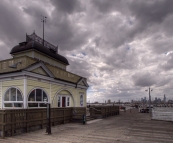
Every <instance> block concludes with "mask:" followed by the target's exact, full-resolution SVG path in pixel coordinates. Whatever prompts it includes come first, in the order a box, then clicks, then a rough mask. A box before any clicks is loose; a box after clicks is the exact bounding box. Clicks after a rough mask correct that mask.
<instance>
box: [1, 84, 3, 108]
mask: <svg viewBox="0 0 173 143" xmlns="http://www.w3.org/2000/svg"><path fill="white" fill-rule="evenodd" d="M2 95H3V94H2V81H1V109H2V108H3V97H2Z"/></svg>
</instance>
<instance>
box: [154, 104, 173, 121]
mask: <svg viewBox="0 0 173 143" xmlns="http://www.w3.org/2000/svg"><path fill="white" fill-rule="evenodd" d="M152 119H154V120H164V121H173V108H171V107H170V108H164V107H162V108H155V109H152Z"/></svg>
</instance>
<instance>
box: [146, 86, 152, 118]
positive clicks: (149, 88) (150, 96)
mask: <svg viewBox="0 0 173 143" xmlns="http://www.w3.org/2000/svg"><path fill="white" fill-rule="evenodd" d="M145 91H149V113H150V116H151V95H150V92H151V91H153V90H152V89H151V88H150V87H149V89H147V90H145Z"/></svg>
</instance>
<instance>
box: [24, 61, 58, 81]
mask: <svg viewBox="0 0 173 143" xmlns="http://www.w3.org/2000/svg"><path fill="white" fill-rule="evenodd" d="M39 67H42V68H43V69H44V71H45V72H46V73H47V74H48V75H49V76H50V77H52V78H55V77H54V75H53V74H52V73H51V71H50V70H49V69H48V68H47V67H46V66H45V64H43V62H39V63H37V64H35V65H33V66H30V67H28V68H25V69H24V70H26V71H32V70H34V69H36V68H39Z"/></svg>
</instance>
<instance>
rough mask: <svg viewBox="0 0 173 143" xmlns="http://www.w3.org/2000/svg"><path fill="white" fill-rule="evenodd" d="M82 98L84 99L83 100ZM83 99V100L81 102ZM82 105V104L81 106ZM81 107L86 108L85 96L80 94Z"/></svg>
mask: <svg viewBox="0 0 173 143" xmlns="http://www.w3.org/2000/svg"><path fill="white" fill-rule="evenodd" d="M81 97H82V98H81ZM81 99H82V100H81ZM81 103H82V104H81ZM80 106H81V107H84V94H83V93H80Z"/></svg>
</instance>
